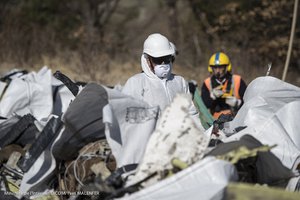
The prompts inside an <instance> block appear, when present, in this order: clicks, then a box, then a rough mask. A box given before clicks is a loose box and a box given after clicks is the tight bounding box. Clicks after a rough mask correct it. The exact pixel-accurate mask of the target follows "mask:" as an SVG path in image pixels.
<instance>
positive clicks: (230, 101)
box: [225, 97, 242, 107]
mask: <svg viewBox="0 0 300 200" xmlns="http://www.w3.org/2000/svg"><path fill="white" fill-rule="evenodd" d="M225 103H226V104H228V105H229V106H231V107H239V106H240V105H241V103H242V101H241V100H240V99H237V98H236V97H226V99H225Z"/></svg>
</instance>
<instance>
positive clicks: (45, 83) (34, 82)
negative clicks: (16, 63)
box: [0, 66, 75, 121]
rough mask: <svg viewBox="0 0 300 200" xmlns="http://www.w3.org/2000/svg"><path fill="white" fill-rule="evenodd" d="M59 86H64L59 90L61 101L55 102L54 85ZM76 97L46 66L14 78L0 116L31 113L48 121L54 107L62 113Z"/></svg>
mask: <svg viewBox="0 0 300 200" xmlns="http://www.w3.org/2000/svg"><path fill="white" fill-rule="evenodd" d="M58 86H62V87H60V88H59V90H58V94H60V97H59V101H56V102H53V100H56V99H57V97H55V98H53V93H52V87H58ZM74 98H75V97H74V95H73V94H72V93H71V92H70V91H67V90H65V89H64V87H63V83H61V82H60V81H59V80H57V79H55V78H54V77H53V76H52V73H51V70H50V69H48V68H47V67H46V66H45V67H43V68H42V69H40V70H39V71H38V72H30V73H28V74H24V75H22V76H17V77H13V78H12V80H11V82H10V83H9V86H8V87H7V89H6V91H5V93H4V94H3V97H2V99H1V101H0V116H2V117H7V118H10V117H11V116H13V115H14V114H17V115H20V116H23V115H25V114H28V113H30V114H32V115H33V116H34V117H35V118H36V119H37V120H38V121H42V120H44V121H47V118H48V117H49V115H50V114H51V113H52V111H53V108H54V110H56V111H57V114H61V113H62V112H64V111H65V110H66V109H67V107H68V105H69V103H70V101H71V100H72V99H74ZM55 103H58V104H57V105H54V104H55Z"/></svg>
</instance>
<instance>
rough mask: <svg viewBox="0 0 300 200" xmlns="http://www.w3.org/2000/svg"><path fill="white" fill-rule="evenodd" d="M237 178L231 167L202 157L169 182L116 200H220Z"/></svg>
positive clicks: (234, 170) (166, 181)
mask: <svg viewBox="0 0 300 200" xmlns="http://www.w3.org/2000/svg"><path fill="white" fill-rule="evenodd" d="M237 178H238V177H237V173H236V169H235V167H234V166H233V165H232V164H230V163H229V162H226V161H222V160H218V159H216V158H215V157H206V158H204V159H203V160H200V161H198V162H197V163H195V164H194V165H192V166H190V167H188V168H186V169H185V170H183V171H180V172H178V173H177V174H176V175H174V176H172V177H170V178H167V179H164V180H162V181H160V182H158V183H156V184H155V185H152V186H149V187H147V188H145V189H143V190H140V191H139V192H136V193H133V194H132V195H129V196H125V197H123V198H120V199H119V200H158V199H159V200H182V199H189V200H199V199H201V200H206V199H211V200H218V199H223V195H224V188H226V186H227V185H228V183H229V182H231V181H237Z"/></svg>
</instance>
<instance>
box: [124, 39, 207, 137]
mask: <svg viewBox="0 0 300 200" xmlns="http://www.w3.org/2000/svg"><path fill="white" fill-rule="evenodd" d="M174 55H175V49H174V47H173V45H172V44H171V42H170V41H169V40H168V39H167V38H166V37H165V36H163V35H161V34H159V33H154V34H151V35H149V36H148V38H147V39H146V40H145V41H144V48H143V53H142V56H141V66H142V70H143V72H142V73H139V74H136V75H134V76H132V77H131V78H129V79H128V80H127V82H126V84H125V85H124V87H123V89H122V92H123V93H125V94H127V95H130V96H132V97H134V98H137V99H140V100H143V101H145V102H147V103H148V104H149V105H150V106H159V108H160V110H161V111H163V110H164V109H165V108H166V106H168V105H169V104H170V103H171V102H172V100H173V98H174V97H175V96H176V94H178V93H187V94H189V88H188V83H187V81H185V79H184V78H183V77H181V76H178V75H175V74H172V62H173V60H174ZM189 113H190V115H192V117H193V120H194V121H195V123H196V124H197V126H198V127H199V128H200V129H201V130H203V131H204V128H203V127H202V125H201V122H200V119H199V116H198V111H197V109H196V107H195V106H194V104H193V102H192V100H191V106H190V108H189Z"/></svg>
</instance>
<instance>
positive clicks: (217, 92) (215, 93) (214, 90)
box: [210, 88, 224, 100]
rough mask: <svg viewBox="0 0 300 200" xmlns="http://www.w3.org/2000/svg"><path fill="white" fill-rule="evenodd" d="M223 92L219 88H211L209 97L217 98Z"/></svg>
mask: <svg viewBox="0 0 300 200" xmlns="http://www.w3.org/2000/svg"><path fill="white" fill-rule="evenodd" d="M223 94H224V92H223V91H222V90H220V89H217V88H215V89H213V90H212V92H211V93H210V97H211V98H212V99H213V100H216V99H217V98H219V97H221V96H222V95H223Z"/></svg>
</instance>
